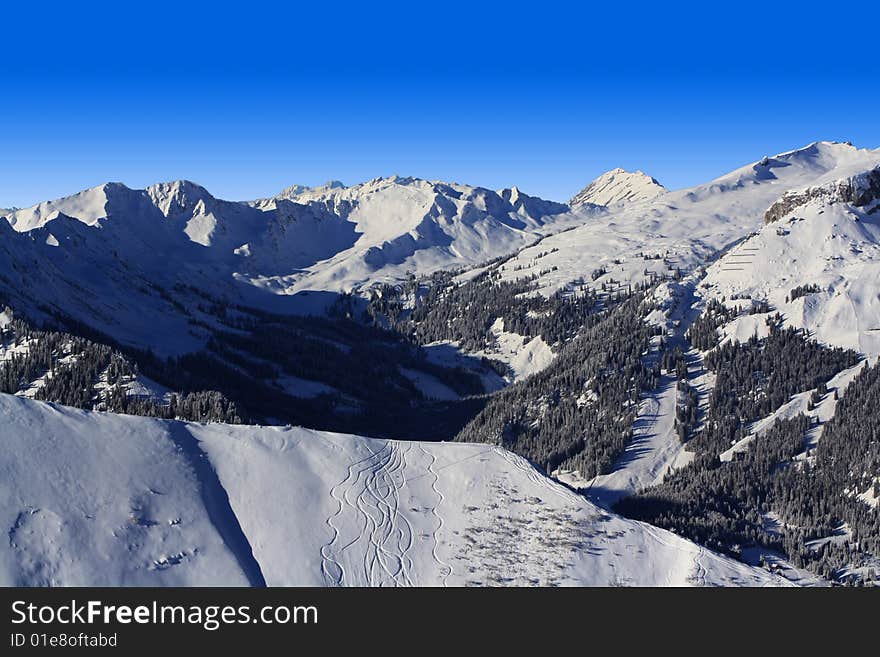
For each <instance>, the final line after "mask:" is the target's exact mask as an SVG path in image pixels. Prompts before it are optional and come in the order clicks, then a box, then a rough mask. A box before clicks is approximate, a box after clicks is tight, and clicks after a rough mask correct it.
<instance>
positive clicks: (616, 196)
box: [569, 167, 667, 207]
mask: <svg viewBox="0 0 880 657" xmlns="http://www.w3.org/2000/svg"><path fill="white" fill-rule="evenodd" d="M666 191H667V190H666V188H665V187H664V186H663V185H661V184H660V183H659V182H657V181H656V180H655V179H654V178H652V177H651V176H649V175H647V174H646V173H643V172H642V171H635V172H631V171H627V170H625V169H621V168H620V167H617V168H616V169H611V171H606V172H605V173H603V174H602V175H601V176H599V177H598V178H596V179H595V180H594V181H593V182H591V183H590V184H589V185H587V186H586V187H584V188H583V189H582V190H581V191H580V192H578V193H577V194H576V195H575V196H574V197H573V198H572V199H571V201H569V205H570V206H572V207H574V206H578V205H585V204H587V203H592V204H593V205H605V206H610V205H620V204H622V203H637V202H640V201H649V200H651V199H654V198H656V197H658V196H660V195H661V194H665V193H666Z"/></svg>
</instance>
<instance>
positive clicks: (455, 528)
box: [0, 395, 785, 586]
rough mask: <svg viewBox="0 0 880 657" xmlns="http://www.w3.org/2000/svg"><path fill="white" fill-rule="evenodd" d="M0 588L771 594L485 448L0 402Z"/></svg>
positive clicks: (745, 573) (730, 567) (723, 561)
mask: <svg viewBox="0 0 880 657" xmlns="http://www.w3.org/2000/svg"><path fill="white" fill-rule="evenodd" d="M0 415H2V416H3V418H4V422H3V423H2V425H0V441H2V443H3V449H2V450H0V489H2V492H3V494H2V495H0V522H2V523H3V525H4V526H5V527H6V531H7V533H8V535H9V541H8V542H4V544H3V545H2V547H0V583H2V584H4V585H11V584H23V585H48V584H52V585H76V584H79V585H94V584H104V585H119V584H138V585H146V584H150V585H194V584H215V585H216V584H228V585H246V584H257V585H261V584H263V583H266V584H269V585H377V586H378V585H465V584H477V583H480V584H561V585H573V584H590V585H607V584H635V585H692V584H695V585H702V584H727V585H761V586H763V585H773V584H784V583H785V581H784V580H780V579H779V578H777V577H775V576H773V575H771V574H769V573H768V572H766V571H763V570H759V569H756V568H752V567H749V566H746V565H744V564H741V563H739V562H735V561H732V560H730V559H727V558H725V557H722V556H719V555H717V554H714V553H711V552H709V551H707V550H705V549H703V548H701V547H699V546H697V545H695V544H693V543H690V542H688V541H686V540H684V539H681V538H679V537H677V536H675V535H674V534H671V533H668V532H665V531H662V530H659V529H656V528H653V527H650V526H648V525H644V524H642V523H638V522H633V521H629V520H625V519H622V518H620V517H617V516H615V515H612V514H609V513H607V512H605V511H603V510H601V509H599V508H597V507H596V506H594V505H593V504H591V503H589V502H588V501H586V500H585V499H584V498H581V497H579V496H577V495H575V494H573V493H572V492H570V491H569V490H568V489H566V488H563V487H562V486H560V485H558V484H556V483H554V482H552V481H551V480H549V479H547V478H545V477H543V476H541V475H540V474H538V472H537V471H535V470H534V469H533V468H532V467H531V466H530V465H529V464H528V463H526V462H525V461H523V460H522V459H520V458H518V457H516V456H514V455H512V454H510V453H508V452H505V451H503V450H500V449H498V448H495V447H491V446H488V445H478V444H453V443H410V442H394V441H383V440H374V439H367V438H361V437H357V436H346V435H337V434H329V433H322V432H317V431H310V430H305V429H298V428H281V427H242V426H226V425H199V424H191V423H182V422H169V421H160V420H153V419H148V418H137V417H128V416H114V415H110V414H103V413H90V412H86V411H78V410H73V409H68V408H64V407H56V406H53V405H48V404H42V403H39V402H34V401H31V400H26V399H21V398H18V397H13V396H9V395H0Z"/></svg>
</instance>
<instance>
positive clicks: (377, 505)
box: [321, 441, 442, 586]
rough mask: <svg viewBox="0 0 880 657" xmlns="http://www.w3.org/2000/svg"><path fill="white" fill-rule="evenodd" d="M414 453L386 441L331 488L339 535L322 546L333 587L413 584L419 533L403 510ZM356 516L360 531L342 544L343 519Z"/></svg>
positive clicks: (409, 447)
mask: <svg viewBox="0 0 880 657" xmlns="http://www.w3.org/2000/svg"><path fill="white" fill-rule="evenodd" d="M368 449H369V448H368ZM411 450H412V443H393V442H390V441H388V442H385V443H384V444H383V445H382V447H381V448H380V449H379V450H377V451H375V452H374V451H372V450H370V455H369V456H367V457H365V458H363V459H361V460H359V461H356V462H355V463H352V464H351V465H350V466H349V468H348V473H347V474H346V476H345V478H344V479H343V480H342V481H340V482H339V483H338V484H336V485H335V486H333V488H331V490H330V495H331V497H332V498H333V499H334V500H336V503H337V509H336V512H335V513H334V514H333V515H332V516H330V517H329V518H328V519H327V521H326V524H327V525H328V526H329V527H330V528H331V529H332V530H333V537H332V539H331V540H330V542H329V543H327V544H326V545H324V546H323V547H322V548H321V558H322V563H321V569H322V572H323V574H324V579H325V581H326V582H327V583H328V584H330V585H336V586H343V585H353V584H364V585H369V586H388V585H391V586H412V585H413V581H412V576H411V573H412V570H413V558H412V556H411V551H412V548H413V536H414V531H413V527H412V524H411V523H410V521H409V519H408V518H407V517H406V515H405V514H404V513H403V512H402V510H401V506H400V490H401V488H402V487H403V484H404V483H405V478H404V473H405V471H406V468H407V460H406V457H407V454H408V453H409V452H410V451H411ZM351 513H353V514H354V515H355V517H356V518H357V520H356V522H355V523H354V524H355V526H356V527H357V528H358V530H359V531H358V532H357V533H356V534H355V535H354V536H353V537H352V538H351V539H350V540H348V541H347V542H345V543H344V544H341V542H342V541H343V540H345V539H343V538H342V531H341V527H343V525H344V524H345V523H343V522H341V521H342V516H343V515H347V514H351ZM435 513H436V512H435ZM441 525H442V519H441ZM435 540H436V538H435ZM359 552H362V554H358V553H359ZM355 563H356V564H357V566H356V567H354V566H353V564H355ZM346 565H347V566H348V567H346Z"/></svg>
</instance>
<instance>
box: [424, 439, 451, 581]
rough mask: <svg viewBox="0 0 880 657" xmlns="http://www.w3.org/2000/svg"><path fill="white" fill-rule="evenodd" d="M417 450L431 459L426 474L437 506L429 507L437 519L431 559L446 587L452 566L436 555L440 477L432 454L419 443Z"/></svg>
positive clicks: (441, 501)
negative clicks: (428, 475)
mask: <svg viewBox="0 0 880 657" xmlns="http://www.w3.org/2000/svg"><path fill="white" fill-rule="evenodd" d="M419 449H420V450H422V453H423V454H424V455H425V456H429V457H430V458H431V461H430V463H428V473H429V474H431V475H432V478H431V490H432V491H434V494H435V495H436V496H437V504H435V505H434V506H432V507H431V514H432V515H433V516H434V517H435V518H436V519H437V526H436V527H434V530H433V531H432V532H431V541H432V544H431V557H432V558H433V559H434V563H436V564H437V567H438V568H439V569H440V576H441V583H442V584H443V586H447V580H448V579H449V576H450V575H451V574H452V566H450V565H449V564H447V563H446V562H445V561H443V560H442V559H441V558H440V555H439V554H437V547H438V541H437V534H438V533H439V532H440V530H441V529H442V528H443V516H441V515H440V514H439V513H437V509H438V507H439V506H440V505H441V504H443V502H444V501H445V499H446V498H445V497H443V493H441V492H440V489H439V488H438V487H437V482H438V481H440V476H439V475H438V474H437V471H436V470H435V469H434V464H435V463H436V462H437V457H436V456H434V454H433V453H432V452H428V451H427V450H425V448H424V447H422V445H421V443H420V444H419Z"/></svg>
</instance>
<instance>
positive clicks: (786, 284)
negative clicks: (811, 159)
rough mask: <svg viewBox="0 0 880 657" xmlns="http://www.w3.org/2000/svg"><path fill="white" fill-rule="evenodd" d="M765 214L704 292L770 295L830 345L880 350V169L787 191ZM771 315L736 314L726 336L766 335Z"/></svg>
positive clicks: (777, 308) (777, 307) (715, 269)
mask: <svg viewBox="0 0 880 657" xmlns="http://www.w3.org/2000/svg"><path fill="white" fill-rule="evenodd" d="M765 218H766V220H767V222H768V223H767V224H766V225H765V226H763V227H761V228H760V229H759V230H758V231H757V232H756V233H755V234H753V235H752V236H750V237H749V238H748V239H746V240H745V241H743V242H741V243H739V244H737V245H736V246H735V247H734V248H732V249H731V250H730V251H728V252H727V253H725V254H724V256H723V257H722V258H720V259H719V260H718V261H717V262H715V263H714V264H713V265H712V266H711V267H709V269H708V271H707V276H706V278H705V280H704V283H703V285H702V287H701V290H700V295H701V296H702V297H704V298H705V299H707V300H708V299H722V298H726V299H737V300H742V299H747V300H755V301H759V300H766V301H768V302H769V304H770V307H771V309H772V312H774V313H775V312H780V313H782V314H783V316H784V317H785V321H786V323H787V324H789V325H791V326H796V327H798V328H806V329H808V330H809V331H810V333H811V334H812V335H814V336H815V337H816V338H817V339H819V340H821V341H822V342H824V343H826V344H832V345H838V346H841V347H847V348H850V349H854V350H856V351H858V352H860V353H862V354H865V355H866V356H871V357H873V356H878V355H880V169H878V168H874V169H869V170H867V171H864V172H860V173H858V174H854V175H847V176H844V177H841V178H838V179H834V180H832V181H829V182H826V183H824V184H820V185H816V186H811V187H807V188H804V189H798V190H792V191H790V192H786V193H785V194H784V195H782V197H781V199H780V200H778V201H777V202H776V203H774V204H773V205H772V206H770V208H769V209H768V210H767V212H766V214H765ZM798 288H800V290H799V289H798ZM768 314H770V313H757V314H752V315H748V316H742V317H737V318H736V319H735V320H734V321H733V322H731V323H730V324H729V325H727V326H725V328H724V331H725V335H727V336H730V337H731V338H737V339H748V337H750V336H751V335H753V334H755V333H757V334H758V335H759V336H761V335H765V334H766V332H767V325H766V322H765V321H764V320H765V319H766V317H767V315H768Z"/></svg>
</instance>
